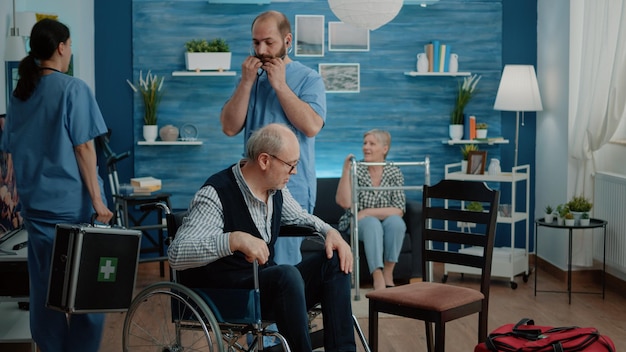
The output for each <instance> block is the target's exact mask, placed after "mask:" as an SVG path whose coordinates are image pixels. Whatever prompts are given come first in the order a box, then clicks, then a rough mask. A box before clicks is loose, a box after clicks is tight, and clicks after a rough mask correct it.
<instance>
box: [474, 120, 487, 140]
mask: <svg viewBox="0 0 626 352" xmlns="http://www.w3.org/2000/svg"><path fill="white" fill-rule="evenodd" d="M488 127H489V125H487V123H485V122H479V123H477V124H476V138H487V128H488Z"/></svg>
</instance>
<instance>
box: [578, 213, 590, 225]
mask: <svg viewBox="0 0 626 352" xmlns="http://www.w3.org/2000/svg"><path fill="white" fill-rule="evenodd" d="M590 222H591V219H590V218H589V213H588V212H584V213H582V214H581V215H580V226H589V223H590Z"/></svg>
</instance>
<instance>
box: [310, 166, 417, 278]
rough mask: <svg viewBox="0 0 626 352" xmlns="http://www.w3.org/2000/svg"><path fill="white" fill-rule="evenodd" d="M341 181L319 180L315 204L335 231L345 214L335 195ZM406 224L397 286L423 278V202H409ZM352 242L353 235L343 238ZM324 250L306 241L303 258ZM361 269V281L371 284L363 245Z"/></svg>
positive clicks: (396, 268) (360, 255) (405, 216)
mask: <svg viewBox="0 0 626 352" xmlns="http://www.w3.org/2000/svg"><path fill="white" fill-rule="evenodd" d="M338 183H339V178H337V177H334V178H318V179H317V200H316V202H315V210H314V212H313V213H314V214H315V215H317V216H318V217H320V218H321V219H323V220H324V221H326V222H327V223H329V224H331V225H332V226H334V227H335V228H336V227H337V224H338V223H339V218H340V217H341V215H343V213H344V210H343V209H342V208H341V207H340V206H338V205H337V203H336V202H335V193H336V191H337V185H338ZM404 221H405V222H406V225H407V233H406V236H405V237H404V243H403V245H402V251H401V252H400V258H399V259H398V264H396V267H395V269H394V274H393V276H394V279H395V281H396V284H400V283H406V282H408V281H409V280H410V279H412V278H419V277H421V276H422V268H421V266H422V265H421V260H420V256H421V253H422V235H421V228H422V205H421V202H417V201H414V200H407V205H406V213H405V214H404ZM343 235H344V236H345V238H346V239H347V240H349V237H350V235H349V233H345V234H343ZM312 250H320V245H319V244H315V243H314V242H313V241H304V242H303V244H302V251H303V255H306V252H307V251H312ZM359 257H360V258H359V262H360V263H359V267H360V271H359V273H360V281H361V282H371V280H372V278H371V276H370V274H369V269H368V267H367V260H366V258H365V252H364V250H363V243H360V244H359Z"/></svg>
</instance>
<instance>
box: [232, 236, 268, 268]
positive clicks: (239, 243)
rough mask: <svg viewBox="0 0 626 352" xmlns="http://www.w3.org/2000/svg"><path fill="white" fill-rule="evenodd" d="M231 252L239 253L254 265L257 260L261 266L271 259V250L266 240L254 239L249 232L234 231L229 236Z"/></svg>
mask: <svg viewBox="0 0 626 352" xmlns="http://www.w3.org/2000/svg"><path fill="white" fill-rule="evenodd" d="M228 243H229V244H230V251H231V252H235V251H239V252H241V253H243V254H244V255H245V256H246V260H247V261H248V262H250V263H252V262H253V261H254V260H255V259H256V260H258V262H259V264H261V265H263V264H265V263H267V261H268V260H269V258H270V249H269V248H268V247H267V243H265V241H264V240H262V239H260V238H258V237H254V236H252V235H251V234H249V233H247V232H242V231H233V232H231V233H230V236H228Z"/></svg>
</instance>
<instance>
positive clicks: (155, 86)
mask: <svg viewBox="0 0 626 352" xmlns="http://www.w3.org/2000/svg"><path fill="white" fill-rule="evenodd" d="M164 80H165V77H159V76H157V75H155V74H153V73H152V71H150V70H148V73H147V74H146V78H145V79H144V78H143V72H142V71H139V84H138V85H137V86H135V85H134V84H133V83H131V82H130V81H129V80H126V82H127V83H128V85H129V86H130V88H131V89H132V90H133V91H134V92H135V93H136V92H140V93H141V98H142V100H143V106H144V114H143V136H144V139H145V140H146V141H147V142H154V141H155V140H156V137H157V133H158V131H157V109H158V108H159V103H160V102H161V97H162V96H163V81H164Z"/></svg>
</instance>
